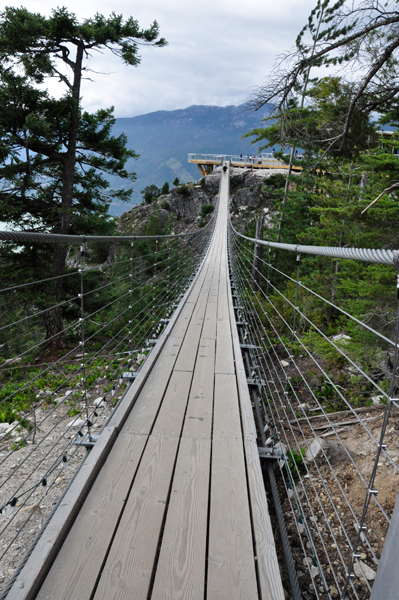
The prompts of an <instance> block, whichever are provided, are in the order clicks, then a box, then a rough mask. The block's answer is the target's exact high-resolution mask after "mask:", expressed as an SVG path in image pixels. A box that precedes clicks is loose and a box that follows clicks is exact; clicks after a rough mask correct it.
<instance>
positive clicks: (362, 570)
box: [353, 560, 376, 581]
mask: <svg viewBox="0 0 399 600" xmlns="http://www.w3.org/2000/svg"><path fill="white" fill-rule="evenodd" d="M353 570H354V572H355V575H356V577H359V578H360V579H364V578H366V579H367V580H368V581H373V580H374V579H375V576H376V572H375V571H374V569H372V568H371V567H369V566H368V565H366V563H365V562H363V561H362V560H359V562H355V564H354V567H353Z"/></svg>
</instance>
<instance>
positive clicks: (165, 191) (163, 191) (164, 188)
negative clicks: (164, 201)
mask: <svg viewBox="0 0 399 600" xmlns="http://www.w3.org/2000/svg"><path fill="white" fill-rule="evenodd" d="M168 193H169V183H168V182H167V181H165V183H164V184H163V186H162V189H161V194H168Z"/></svg>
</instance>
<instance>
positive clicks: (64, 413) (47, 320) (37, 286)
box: [0, 217, 215, 592]
mask: <svg viewBox="0 0 399 600" xmlns="http://www.w3.org/2000/svg"><path fill="white" fill-rule="evenodd" d="M214 221H215V219H214V217H212V219H211V220H210V222H209V223H208V225H207V226H205V227H204V228H202V229H199V230H197V231H194V232H190V233H188V234H183V235H176V236H173V235H171V236H143V237H138V236H135V237H129V238H127V237H126V238H125V237H123V238H118V237H113V238H100V237H91V238H90V237H86V238H81V237H80V236H67V237H68V240H65V238H62V239H61V240H60V238H59V236H52V235H49V234H44V235H40V234H24V233H23V232H16V235H15V236H14V235H13V232H3V234H2V235H1V239H2V240H4V241H2V242H1V245H2V248H1V249H2V251H3V252H5V253H6V254H7V255H8V257H12V256H14V257H15V256H16V257H17V259H18V260H16V261H15V263H16V264H17V265H18V268H16V269H15V270H14V271H13V269H9V268H8V269H7V270H6V272H5V273H4V272H3V275H4V280H3V284H2V288H3V289H1V290H0V381H1V391H0V591H1V590H3V592H4V590H6V589H7V588H5V586H6V585H7V582H8V581H9V580H10V578H12V577H13V575H14V576H15V569H16V567H17V566H18V564H19V562H20V560H21V558H22V557H23V555H24V553H25V552H26V551H27V549H28V548H29V546H30V545H31V543H32V542H33V540H34V539H35V538H36V536H37V535H38V533H39V532H40V531H41V529H42V526H43V525H44V523H45V522H46V520H47V519H48V516H49V515H50V514H51V512H52V511H53V509H54V507H55V506H56V504H57V502H58V501H59V498H60V497H61V496H62V493H63V492H64V490H65V489H66V486H67V485H68V482H69V481H70V480H71V478H72V477H73V475H74V473H76V469H77V468H78V467H79V465H81V464H82V460H83V459H84V458H85V457H86V455H87V452H88V450H90V448H91V447H92V446H93V445H94V443H95V441H96V440H97V438H98V435H99V434H100V432H101V431H102V430H103V428H104V427H105V426H106V424H107V422H109V419H110V417H111V415H112V413H113V411H114V410H116V408H117V406H118V403H119V402H120V400H121V398H123V395H124V394H125V392H126V390H127V389H128V388H129V387H130V385H131V384H132V381H134V378H135V376H136V375H137V373H138V372H139V371H140V369H141V368H142V366H143V365H144V363H145V361H146V359H147V357H148V356H149V354H150V353H151V351H152V349H153V348H154V346H155V344H156V342H157V340H158V338H159V336H160V335H161V334H162V331H163V330H164V329H165V327H166V326H167V324H168V322H169V320H170V318H171V316H172V314H173V312H174V311H175V309H176V307H177V305H178V304H179V302H180V300H181V299H182V297H183V296H184V293H185V292H186V290H187V289H188V287H189V285H190V283H191V281H192V280H193V278H194V275H195V273H196V271H197V270H198V268H199V266H200V264H201V262H202V260H203V257H204V255H205V253H206V250H207V247H208V245H209V241H210V239H211V236H212V233H213V226H214ZM32 236H33V237H32ZM66 243H67V246H66ZM62 246H64V248H66V257H67V258H66V266H65V269H64V272H63V274H62V275H59V276H56V277H54V276H48V273H49V272H50V273H51V261H52V260H53V256H54V255H53V253H56V252H58V251H59V249H60V248H62ZM24 255H26V257H25V258H26V261H25V262H26V264H29V265H31V268H30V269H29V270H27V271H26V273H25V274H24V272H23V269H24V265H25V262H24V260H25V259H24ZM21 281H22V283H21Z"/></svg>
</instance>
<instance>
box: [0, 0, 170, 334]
mask: <svg viewBox="0 0 399 600" xmlns="http://www.w3.org/2000/svg"><path fill="white" fill-rule="evenodd" d="M139 44H140V45H151V46H164V45H165V44H166V42H165V40H164V39H163V38H159V28H158V24H157V22H156V21H154V23H153V24H152V25H151V26H150V27H149V28H148V29H140V27H139V25H138V22H137V21H136V20H134V19H133V18H132V17H130V18H128V19H127V20H126V21H124V19H123V17H122V16H121V15H116V14H115V13H112V14H111V16H110V17H109V18H105V17H104V16H102V15H100V14H96V15H95V16H94V17H93V18H90V19H86V20H85V21H83V22H79V21H78V19H77V17H76V16H75V15H74V14H73V13H70V12H68V10H67V9H66V8H57V9H56V10H53V12H52V15H51V16H50V17H49V18H46V17H44V16H42V15H40V14H37V13H31V12H29V11H28V10H27V9H25V8H13V7H7V8H6V9H5V10H4V11H3V12H2V13H1V15H0V75H1V89H0V95H1V97H2V98H1V99H2V102H3V104H2V113H1V116H0V161H1V163H0V174H1V175H2V177H3V178H4V181H5V184H4V185H3V189H2V191H1V194H0V219H1V220H3V221H4V220H6V221H8V222H9V223H11V224H15V223H18V224H19V225H20V226H21V225H22V226H23V227H25V228H30V229H31V228H35V229H37V228H42V229H44V230H47V231H48V230H50V231H53V232H55V233H61V234H66V233H69V232H73V233H90V232H93V231H99V230H100V231H101V230H102V229H103V228H104V226H105V227H106V226H107V223H109V218H108V216H107V210H108V206H109V204H110V202H111V201H112V199H113V198H115V197H116V198H118V199H120V200H127V199H128V198H129V197H130V194H131V191H130V190H122V191H119V192H116V193H115V192H114V193H110V192H109V190H108V187H109V186H108V182H107V180H106V178H105V177H104V176H103V175H102V173H104V174H113V175H119V176H121V177H124V178H128V177H129V174H128V173H127V172H126V170H125V168H124V167H125V163H126V160H127V159H128V158H130V157H137V155H135V153H134V152H132V151H129V150H127V148H126V142H127V138H126V136H125V135H120V136H118V137H114V136H112V133H111V131H112V125H113V123H114V117H113V109H102V110H99V111H97V112H96V113H93V114H90V113H88V112H86V111H83V110H82V107H81V82H82V76H83V74H84V73H85V71H87V60H88V58H89V57H90V53H91V52H93V51H103V50H105V49H108V50H110V51H111V52H112V53H113V54H116V55H117V56H119V57H120V58H121V59H122V61H123V62H124V63H125V64H127V65H131V66H136V65H138V64H139V62H140V57H139V54H138V48H139ZM48 78H57V79H58V81H59V83H60V85H62V86H64V88H65V93H64V95H63V96H62V97H61V99H59V100H57V99H54V98H52V97H50V95H49V94H48V92H46V91H43V89H42V88H43V84H45V82H46V80H47V79H48ZM130 179H132V176H130ZM133 179H134V177H133ZM66 253H67V246H66V245H65V244H63V245H60V246H59V247H58V248H57V251H56V252H54V256H53V264H52V276H53V277H59V276H61V275H62V274H63V272H64V268H65V259H66ZM60 281H61V280H60V279H58V282H60ZM54 293H55V296H54V300H55V302H57V301H58V299H59V297H60V294H61V286H60V284H59V283H58V284H57V285H56V288H55V292H54ZM46 324H47V337H48V338H52V339H55V340H56V341H59V340H60V339H62V320H61V315H60V312H59V311H57V310H55V311H49V312H48V313H47V323H46ZM58 334H60V335H58ZM54 336H56V337H54Z"/></svg>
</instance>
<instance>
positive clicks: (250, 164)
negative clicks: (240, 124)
mask: <svg viewBox="0 0 399 600" xmlns="http://www.w3.org/2000/svg"><path fill="white" fill-rule="evenodd" d="M226 161H228V162H229V163H230V166H231V167H236V168H243V169H245V168H246V169H285V170H288V168H289V166H288V165H287V164H285V163H284V162H283V161H281V160H278V159H277V158H274V156H273V154H272V153H268V154H265V153H263V154H261V155H258V156H252V157H251V156H236V155H226V154H189V155H188V162H189V163H193V164H196V165H197V166H198V168H199V170H200V172H201V175H202V177H205V175H206V174H207V173H208V172H209V169H212V170H213V169H214V168H215V167H218V166H221V165H222V164H223V163H224V162H226ZM292 170H293V171H298V172H299V171H302V167H298V166H296V165H295V166H293V167H292Z"/></svg>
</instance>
